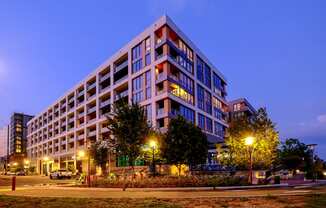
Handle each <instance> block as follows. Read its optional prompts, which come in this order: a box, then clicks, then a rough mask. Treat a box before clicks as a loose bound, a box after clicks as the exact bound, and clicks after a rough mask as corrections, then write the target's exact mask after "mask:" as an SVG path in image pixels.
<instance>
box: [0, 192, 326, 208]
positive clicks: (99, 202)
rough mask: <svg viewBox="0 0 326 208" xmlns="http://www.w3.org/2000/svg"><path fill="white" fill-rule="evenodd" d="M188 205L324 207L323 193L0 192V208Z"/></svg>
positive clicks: (178, 207)
mask: <svg viewBox="0 0 326 208" xmlns="http://www.w3.org/2000/svg"><path fill="white" fill-rule="evenodd" d="M5 207H6V208H28V207H33V208H63V207H64V208H70V207H74V208H75V207H81V208H86V207H94V208H100V207H101V208H118V207H119V208H124V207H135V208H137V207H145V208H146V207H148V208H156V207H158V208H182V207H186V208H191V207H207V208H208V207H256V208H259V207H262V208H279V207H281V208H282V207H283V208H301V207H303V208H306V207H307V208H325V207H326V194H324V195H307V196H289V197H286V196H282V197H276V196H266V197H258V198H245V197H244V198H199V199H154V198H147V199H130V198H122V199H109V198H108V199H91V198H89V199H87V198H30V197H12V196H4V195H0V208H5Z"/></svg>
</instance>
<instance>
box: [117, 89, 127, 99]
mask: <svg viewBox="0 0 326 208" xmlns="http://www.w3.org/2000/svg"><path fill="white" fill-rule="evenodd" d="M126 96H128V90H125V91H123V92H121V93H119V94H117V95H116V96H115V100H119V99H120V98H123V97H126Z"/></svg>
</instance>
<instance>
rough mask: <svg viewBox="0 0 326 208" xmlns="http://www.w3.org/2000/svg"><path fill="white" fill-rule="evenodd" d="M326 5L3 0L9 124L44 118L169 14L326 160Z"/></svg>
mask: <svg viewBox="0 0 326 208" xmlns="http://www.w3.org/2000/svg"><path fill="white" fill-rule="evenodd" d="M325 11H326V1H323V0H313V1H304V0H302V1H299V0H273V1H261V0H257V1H253V0H250V1H249V0H248V1H246V0H239V1H232V0H225V1H222V0H200V1H199V0H198V1H195V0H194V1H191V0H188V1H187V0H174V1H173V0H162V1H159V0H146V1H140V0H137V1H134V0H130V1H123V0H120V1H109V0H103V1H100V0H97V1H86V0H69V1H55V0H33V1H19V0H16V1H15V0H0V101H1V102H0V126H2V125H4V124H6V123H8V121H9V116H10V114H11V113H12V112H14V111H18V112H25V113H29V114H37V113H38V112H40V111H42V110H44V109H45V108H46V107H47V106H48V105H50V104H51V103H52V102H54V101H55V100H56V99H57V98H58V97H59V96H61V95H62V94H63V93H64V92H65V91H66V90H68V89H70V88H71V87H72V86H74V85H75V84H76V83H77V82H78V81H80V80H81V79H83V78H84V77H85V76H86V75H87V74H88V73H90V72H91V71H93V70H94V69H95V68H96V67H97V66H99V65H100V64H101V63H103V62H104V61H105V60H106V59H107V58H108V57H110V56H111V55H112V54H113V53H114V52H116V51H117V50H118V49H119V48H121V47H122V46H124V44H126V43H127V42H128V41H129V40H131V39H132V38H133V37H134V36H136V35H137V34H138V33H140V32H142V30H144V29H145V28H146V27H147V26H149V25H150V24H151V23H152V22H154V21H155V20H156V19H157V18H159V17H160V16H161V15H163V14H165V13H166V14H168V15H169V16H170V17H171V18H172V19H173V20H174V22H175V23H176V24H177V25H178V26H179V27H180V28H181V30H183V32H184V33H185V34H187V36H188V37H189V38H190V39H191V40H193V42H194V43H195V44H196V45H197V46H198V47H199V48H200V49H201V50H202V51H203V52H204V54H205V55H206V56H207V57H208V58H209V59H210V60H211V62H213V63H214V64H215V65H216V66H217V67H218V68H219V69H220V71H221V72H222V73H223V74H224V75H225V76H226V77H227V79H228V92H229V96H228V99H229V100H230V99H234V98H238V97H246V98H247V99H248V100H249V101H250V102H251V103H252V104H253V105H254V106H255V107H259V106H266V107H267V109H268V111H269V113H270V116H271V117H272V119H273V120H274V121H275V122H276V123H277V128H278V130H279V131H280V136H281V139H282V140H284V139H285V138H288V137H295V138H300V139H302V140H303V141H304V142H306V143H317V144H318V149H317V150H318V153H319V154H320V155H321V156H322V157H323V158H324V159H326V93H325V92H326V91H325V89H326V86H325V82H326V51H325V50H326V13H325Z"/></svg>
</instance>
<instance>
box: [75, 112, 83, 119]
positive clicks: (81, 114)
mask: <svg viewBox="0 0 326 208" xmlns="http://www.w3.org/2000/svg"><path fill="white" fill-rule="evenodd" d="M84 116H85V112H81V113H79V114H78V116H77V118H81V117H84Z"/></svg>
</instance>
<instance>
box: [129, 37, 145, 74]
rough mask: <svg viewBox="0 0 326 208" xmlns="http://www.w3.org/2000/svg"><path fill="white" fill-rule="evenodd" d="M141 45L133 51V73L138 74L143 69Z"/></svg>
mask: <svg viewBox="0 0 326 208" xmlns="http://www.w3.org/2000/svg"><path fill="white" fill-rule="evenodd" d="M141 46H142V45H141V43H140V44H138V45H137V46H135V47H134V48H133V49H132V72H133V73H135V72H138V71H139V70H141V69H142V67H143V61H142V50H141V49H142V47H141Z"/></svg>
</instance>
